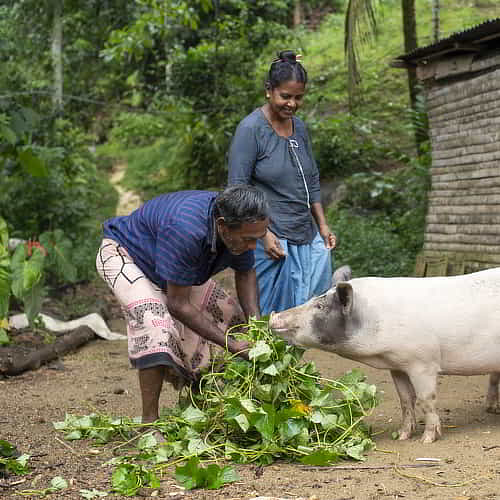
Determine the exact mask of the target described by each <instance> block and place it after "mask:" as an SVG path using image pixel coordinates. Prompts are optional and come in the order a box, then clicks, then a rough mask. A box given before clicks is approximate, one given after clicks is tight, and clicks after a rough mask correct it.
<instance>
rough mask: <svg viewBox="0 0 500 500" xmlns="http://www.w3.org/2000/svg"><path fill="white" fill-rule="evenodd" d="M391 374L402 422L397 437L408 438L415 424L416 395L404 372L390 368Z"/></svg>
mask: <svg viewBox="0 0 500 500" xmlns="http://www.w3.org/2000/svg"><path fill="white" fill-rule="evenodd" d="M391 376H392V380H393V381H394V385H395V386H396V391H397V393H398V396H399V402H400V404H401V413H402V423H401V429H400V430H399V438H398V439H400V440H405V439H409V438H410V437H411V435H412V434H413V432H414V431H415V428H416V426H417V421H416V418H415V402H416V399H417V396H416V395H415V389H414V388H413V384H412V383H411V381H410V378H409V377H408V375H407V374H406V373H405V372H401V371H398V370H391Z"/></svg>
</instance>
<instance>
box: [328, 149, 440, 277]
mask: <svg viewBox="0 0 500 500" xmlns="http://www.w3.org/2000/svg"><path fill="white" fill-rule="evenodd" d="M429 164H430V158H429V156H428V155H424V156H423V157H422V158H420V160H415V161H413V162H411V163H410V164H409V165H407V166H406V167H404V168H400V169H397V170H395V171H394V172H388V173H385V174H382V173H379V172H371V173H358V174H354V175H353V176H351V177H350V178H347V179H346V188H347V190H346V196H345V198H344V199H343V200H342V201H341V202H339V203H338V204H337V206H335V207H332V208H330V209H329V210H328V212H327V215H328V221H329V224H330V227H331V228H332V230H334V231H335V232H336V233H337V236H338V248H337V250H336V260H337V265H340V264H349V265H350V266H351V267H352V269H353V275H354V276H367V275H371V276H409V275H412V274H413V270H414V265H415V257H416V255H417V253H418V252H419V251H420V249H421V247H422V245H423V236H424V229H425V215H426V212H427V191H428V188H429V182H430V178H429Z"/></svg>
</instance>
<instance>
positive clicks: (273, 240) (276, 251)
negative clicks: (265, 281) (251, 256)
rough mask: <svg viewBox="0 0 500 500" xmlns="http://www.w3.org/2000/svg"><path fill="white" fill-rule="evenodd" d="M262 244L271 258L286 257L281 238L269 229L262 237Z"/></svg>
mask: <svg viewBox="0 0 500 500" xmlns="http://www.w3.org/2000/svg"><path fill="white" fill-rule="evenodd" d="M262 244H263V245H264V251H265V252H266V253H267V255H269V257H271V259H274V260H279V259H282V258H283V257H286V253H285V251H284V250H283V247H282V246H281V244H280V240H279V239H278V238H277V237H276V235H274V234H273V233H272V232H271V231H269V229H268V230H267V233H266V235H265V236H264V238H262Z"/></svg>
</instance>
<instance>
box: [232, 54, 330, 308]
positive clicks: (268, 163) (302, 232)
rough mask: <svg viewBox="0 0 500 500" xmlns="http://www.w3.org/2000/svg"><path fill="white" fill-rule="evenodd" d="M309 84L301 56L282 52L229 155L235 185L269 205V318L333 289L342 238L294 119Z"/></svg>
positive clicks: (263, 268)
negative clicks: (255, 191)
mask: <svg viewBox="0 0 500 500" xmlns="http://www.w3.org/2000/svg"><path fill="white" fill-rule="evenodd" d="M306 84H307V72H306V70H305V69H304V67H303V66H302V64H301V63H300V62H298V60H297V56H296V54H295V53H294V52H292V51H283V52H280V53H279V54H278V58H277V59H276V60H275V61H273V62H272V64H271V67H270V69H269V75H268V80H267V82H266V86H265V89H266V98H267V102H266V103H265V104H264V105H263V106H262V107H259V108H257V109H256V110H254V111H253V112H252V113H250V114H249V115H248V116H246V117H245V118H244V119H243V120H242V121H241V122H240V124H239V125H238V127H237V129H236V132H235V134H234V137H233V140H232V143H231V147H230V150H229V179H228V180H229V184H230V185H231V184H252V185H254V186H256V187H257V188H259V189H260V190H262V191H264V193H265V194H266V198H267V200H268V202H269V204H270V209H271V218H270V219H271V221H270V225H269V228H268V231H267V233H266V236H265V237H264V238H263V239H262V240H260V241H259V242H258V243H257V248H256V250H255V268H256V272H257V280H258V285H259V290H260V311H261V314H263V315H264V314H269V313H270V312H271V311H276V312H278V311H283V310H285V309H289V308H291V307H294V306H297V305H300V304H303V303H304V302H306V301H307V300H308V299H310V298H311V297H313V296H315V295H320V294H322V293H324V292H325V291H326V290H328V288H330V287H331V285H332V265H331V255H330V253H331V250H332V249H333V248H335V245H336V238H335V235H334V234H333V233H332V232H331V231H330V229H329V227H328V225H327V223H326V219H325V215H324V212H323V207H322V205H321V193H320V182H319V172H318V168H317V166H316V162H315V160H314V157H313V153H312V149H311V142H310V140H309V137H308V134H307V131H306V127H305V125H304V123H303V122H302V120H300V119H299V118H297V117H296V116H295V113H296V112H297V110H298V109H299V108H300V106H301V105H302V101H303V98H304V94H305V91H306Z"/></svg>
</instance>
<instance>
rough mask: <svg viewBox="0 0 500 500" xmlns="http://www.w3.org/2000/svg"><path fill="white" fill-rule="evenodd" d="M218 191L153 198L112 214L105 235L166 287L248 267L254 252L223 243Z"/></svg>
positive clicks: (193, 282)
mask: <svg viewBox="0 0 500 500" xmlns="http://www.w3.org/2000/svg"><path fill="white" fill-rule="evenodd" d="M217 194H218V193H217V192H213V191H179V192H176V193H169V194H164V195H161V196H158V197H156V198H153V199H152V200H150V201H148V202H146V203H144V205H142V206H141V207H140V208H138V209H137V210H135V211H134V212H132V213H131V214H130V215H127V216H121V217H114V218H112V219H108V220H107V221H106V222H105V223H104V225H103V230H104V237H105V238H111V239H112V240H114V241H116V242H118V243H120V244H121V245H122V246H124V247H125V248H126V249H127V251H128V252H129V254H130V256H131V257H132V259H133V260H134V262H135V264H136V265H137V266H138V267H139V268H140V269H141V270H142V272H143V273H144V274H145V275H146V276H147V277H148V278H149V279H150V280H151V281H152V282H153V283H155V284H157V285H158V286H160V287H161V288H162V289H166V285H167V282H168V281H171V282H172V283H175V284H176V285H181V286H192V285H201V284H203V283H205V282H206V281H207V280H208V279H209V278H210V277H211V276H213V275H214V274H216V273H218V272H219V271H222V270H223V269H225V268H227V267H231V268H233V269H235V270H237V271H248V270H250V269H251V268H252V267H253V265H254V255H253V251H251V250H249V251H248V252H245V253H243V254H242V255H233V254H231V253H230V252H229V250H228V249H227V248H226V247H225V246H224V245H222V244H221V243H220V242H219V244H217V231H216V228H215V221H214V215H213V206H214V200H215V197H216V196H217Z"/></svg>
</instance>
